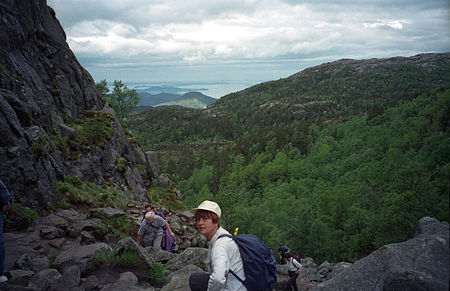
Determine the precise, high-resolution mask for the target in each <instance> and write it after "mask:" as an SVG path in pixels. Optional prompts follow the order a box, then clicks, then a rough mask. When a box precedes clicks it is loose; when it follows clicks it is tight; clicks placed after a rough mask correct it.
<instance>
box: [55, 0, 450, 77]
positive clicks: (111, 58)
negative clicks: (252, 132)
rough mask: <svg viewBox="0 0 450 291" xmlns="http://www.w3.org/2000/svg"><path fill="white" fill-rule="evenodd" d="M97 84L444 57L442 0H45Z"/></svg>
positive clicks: (446, 37)
mask: <svg viewBox="0 0 450 291" xmlns="http://www.w3.org/2000/svg"><path fill="white" fill-rule="evenodd" d="M48 4H49V5H50V6H51V7H53V8H54V10H55V11H56V17H57V18H58V19H59V21H60V22H61V24H62V26H63V28H64V30H65V32H66V34H67V41H68V43H69V45H70V47H71V48H72V50H73V51H74V52H75V55H76V56H77V58H78V60H79V61H80V63H81V64H82V65H83V66H84V67H85V68H86V69H87V70H88V71H89V72H90V73H91V74H92V76H93V77H94V79H95V80H96V81H99V80H102V79H105V78H106V79H107V80H108V81H113V80H116V79H117V80H123V81H125V82H131V81H148V82H161V83H170V82H174V81H181V82H184V81H187V82H199V83H201V82H205V81H237V80H242V81H245V82H253V83H259V82H262V81H268V80H276V79H279V78H284V77H288V76H289V75H291V74H293V73H296V72H298V71H301V70H302V69H305V68H307V67H311V66H314V65H319V64H322V63H324V62H329V61H335V60H338V59H341V58H352V59H366V58H373V57H376V58H385V57H392V56H412V55H415V54H419V53H426V52H444V51H450V33H449V29H450V28H449V1H448V0H348V1H343V0H326V1H320V0H304V1H294V0H292V1H289V0H221V1H215V0H129V1H128V0H127V1H124V0H48Z"/></svg>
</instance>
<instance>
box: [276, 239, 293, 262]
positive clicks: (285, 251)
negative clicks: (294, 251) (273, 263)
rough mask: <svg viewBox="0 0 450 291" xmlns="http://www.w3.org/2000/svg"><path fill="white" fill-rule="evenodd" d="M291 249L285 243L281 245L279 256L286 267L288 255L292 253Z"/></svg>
mask: <svg viewBox="0 0 450 291" xmlns="http://www.w3.org/2000/svg"><path fill="white" fill-rule="evenodd" d="M290 251H291V249H289V248H288V247H287V246H285V245H284V244H283V243H280V247H279V248H278V255H279V256H280V263H281V264H282V265H284V264H285V263H286V259H285V257H286V255H287V254H288V253H290Z"/></svg>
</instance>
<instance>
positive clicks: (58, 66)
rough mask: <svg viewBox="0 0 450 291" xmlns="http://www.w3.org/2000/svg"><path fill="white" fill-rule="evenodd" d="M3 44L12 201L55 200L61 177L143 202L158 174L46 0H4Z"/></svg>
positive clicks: (1, 76)
mask: <svg viewBox="0 0 450 291" xmlns="http://www.w3.org/2000/svg"><path fill="white" fill-rule="evenodd" d="M0 43H1V44H2V45H1V46H0V136H1V137H0V160H1V161H2V162H1V163H0V178H1V179H2V180H3V182H4V183H5V184H6V185H7V187H8V188H9V189H10V191H11V193H12V194H13V196H14V198H15V201H17V202H19V203H21V204H23V205H26V206H30V207H38V208H42V207H44V206H47V205H52V204H54V203H55V202H56V201H57V200H58V198H57V197H56V195H55V193H54V190H53V189H52V184H53V183H54V182H55V181H61V180H63V179H64V177H65V176H77V177H79V178H81V179H82V180H83V181H89V182H94V183H96V184H98V185H103V184H106V183H107V184H109V185H110V186H113V187H115V188H119V189H121V190H122V191H124V192H125V193H126V194H127V196H128V198H130V199H132V200H137V201H146V200H148V194H147V192H146V190H145V186H148V185H149V184H150V183H151V182H152V180H153V181H157V177H158V175H159V174H160V173H153V172H152V169H151V167H150V165H149V163H148V160H147V157H146V155H145V153H144V152H143V151H142V150H141V148H140V147H139V146H138V145H137V144H136V143H134V142H133V138H132V136H131V135H127V134H126V133H125V132H124V130H123V128H122V126H121V125H120V123H119V122H118V120H117V119H116V117H115V113H114V112H113V110H112V109H111V108H110V106H109V105H108V104H107V103H106V102H105V101H104V100H103V99H102V97H101V95H100V94H99V92H98V91H97V90H96V87H95V83H94V80H93V79H92V77H91V76H90V74H89V73H88V72H87V71H86V70H85V69H84V68H83V67H82V66H81V65H80V63H79V62H78V61H77V59H76V57H75V55H74V54H73V52H72V51H71V50H70V48H69V46H68V44H67V43H66V35H65V33H64V31H63V29H62V27H61V25H60V23H59V22H58V20H57V19H56V16H55V12H54V11H53V9H52V8H51V7H49V6H47V3H46V1H45V0H36V1H28V0H5V1H1V2H0ZM118 164H120V167H119V168H118Z"/></svg>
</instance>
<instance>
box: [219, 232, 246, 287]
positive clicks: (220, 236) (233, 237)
mask: <svg viewBox="0 0 450 291" xmlns="http://www.w3.org/2000/svg"><path fill="white" fill-rule="evenodd" d="M222 237H229V238H231V239H232V240H235V238H236V237H235V236H232V235H231V234H221V235H219V237H218V238H217V239H219V238H222ZM238 248H239V246H238ZM228 271H229V272H230V273H231V274H233V275H234V277H236V279H238V281H239V282H241V283H242V285H244V286H245V284H244V280H242V279H241V278H239V276H238V275H236V273H235V272H233V271H232V270H228ZM227 276H228V274H227Z"/></svg>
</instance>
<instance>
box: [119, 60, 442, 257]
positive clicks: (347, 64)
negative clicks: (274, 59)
mask: <svg viewBox="0 0 450 291" xmlns="http://www.w3.org/2000/svg"><path fill="white" fill-rule="evenodd" d="M433 56H435V55H433ZM436 56H437V57H436V58H437V59H436V58H434V59H433V58H431V60H430V58H425V59H423V58H422V59H420V58H419V59H406V58H402V59H388V60H386V61H384V62H383V61H378V60H377V61H366V62H364V61H351V60H342V61H338V62H334V63H330V64H324V65H321V66H317V67H314V68H310V69H307V70H304V71H302V72H300V73H298V74H296V75H293V76H291V77H289V78H287V79H281V80H278V81H273V82H268V83H263V84H260V85H257V86H254V87H251V88H249V89H246V90H243V91H241V92H238V93H234V94H230V95H228V96H225V97H222V98H221V99H220V100H218V101H217V102H216V103H214V104H213V105H212V106H210V107H209V108H207V109H206V110H186V109H180V108H178V109H170V108H163V109H157V110H151V111H149V112H146V113H142V114H139V115H135V116H132V117H129V118H127V125H128V126H129V128H130V129H131V130H132V131H133V133H134V134H135V135H136V137H137V139H138V140H139V142H140V143H141V145H142V146H143V147H144V148H145V149H153V150H160V151H161V152H162V153H163V162H164V168H165V170H166V171H167V172H168V173H170V174H171V176H172V178H173V179H174V180H176V182H177V184H178V187H179V189H180V190H181V192H182V195H183V199H184V201H183V202H184V204H185V205H186V207H194V206H196V205H197V204H198V203H199V202H200V201H202V200H204V199H212V200H215V201H217V202H219V204H220V205H221V207H222V210H223V218H222V224H223V225H224V226H225V227H226V228H228V229H232V228H234V227H236V226H239V228H240V232H243V233H253V234H256V235H258V236H259V237H260V238H261V239H263V241H264V242H266V244H267V245H270V246H273V247H277V245H278V244H279V242H284V243H286V244H287V245H288V246H289V247H290V248H292V249H294V250H296V251H298V252H299V253H300V255H301V256H303V257H305V256H310V257H313V258H314V259H315V260H318V261H322V260H325V259H326V260H329V261H338V260H352V259H354V258H357V257H362V256H365V255H367V254H369V253H370V252H372V251H373V250H375V249H376V248H378V247H380V246H382V245H384V244H386V243H391V242H398V241H403V240H406V239H408V238H410V237H411V236H412V235H413V233H414V230H415V227H416V225H417V222H418V220H419V219H420V218H421V217H423V216H433V217H436V218H437V219H439V220H445V221H449V220H450V217H449V206H448V205H449V195H450V138H449V131H448V125H449V121H450V91H449V85H448V84H450V61H449V54H441V55H436Z"/></svg>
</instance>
